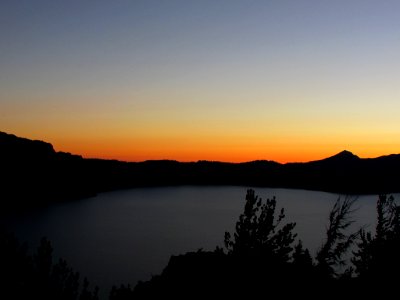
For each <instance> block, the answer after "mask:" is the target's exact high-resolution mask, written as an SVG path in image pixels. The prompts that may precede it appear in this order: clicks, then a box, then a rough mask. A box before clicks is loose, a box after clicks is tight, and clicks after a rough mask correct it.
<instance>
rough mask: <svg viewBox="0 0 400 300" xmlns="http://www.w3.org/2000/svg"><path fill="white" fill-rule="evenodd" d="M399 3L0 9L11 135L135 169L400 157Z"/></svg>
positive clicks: (0, 54)
mask: <svg viewBox="0 0 400 300" xmlns="http://www.w3.org/2000/svg"><path fill="white" fill-rule="evenodd" d="M399 113H400V1H390V0H388V1H385V0H380V1H371V0H362V1H361V0H360V1H356V0H347V1H342V0H336V1H324V0H318V1H317V0H315V1H311V0H310V1H307V0H293V1H286V0H276V1H274V0H264V1H252V0H247V1H235V0H229V1H228V0H227V1H224V0H213V1H207V0H203V1H187V0H186V1H174V0H169V1H166V0H165V1H153V0H145V1H134V0H131V1H128V0H124V1H123V0H113V1H109V0H107V1H104V0H96V1H94V0H93V1H90V0H87V1H82V0H80V1H75V0H69V1H60V0H31V1H26V0H25V1H24V0H2V1H0V131H5V132H7V133H12V134H15V135H18V136H23V137H27V138H31V139H40V140H45V141H47V142H50V143H52V144H53V146H54V147H55V149H56V150H57V151H66V152H71V153H75V154H80V155H83V156H84V157H98V158H110V159H111V158H112V159H120V160H126V161H143V160H149V159H174V160H179V161H197V160H218V161H229V162H242V161H252V160H259V159H267V160H275V161H279V162H293V161H309V160H315V159H320V158H324V157H327V156H330V155H334V154H336V153H337V152H340V151H342V150H345V149H346V150H349V151H352V152H353V153H355V154H357V155H359V156H360V157H376V156H380V155H386V154H391V153H400V118H399Z"/></svg>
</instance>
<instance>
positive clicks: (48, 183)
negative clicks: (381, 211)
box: [0, 132, 400, 209]
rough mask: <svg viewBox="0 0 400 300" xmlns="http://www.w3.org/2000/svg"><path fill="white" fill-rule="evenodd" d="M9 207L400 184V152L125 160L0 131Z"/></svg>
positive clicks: (2, 187)
mask: <svg viewBox="0 0 400 300" xmlns="http://www.w3.org/2000/svg"><path fill="white" fill-rule="evenodd" d="M0 165H1V173H0V174H1V175H0V197H1V199H2V206H3V208H16V209H20V208H29V207H36V206H38V205H46V204H48V203H52V202H56V201H63V200H70V199H77V198H85V197H89V196H94V195H96V193H99V192H104V191H110V190H117V189H122V188H134V187H151V186H172V185H242V186H253V187H257V186H258V187H281V188H299V189H310V190H321V191H328V192H335V193H342V194H382V193H394V192H400V172H399V171H398V170H400V155H398V154H397V155H388V156H382V157H378V158H368V159H362V158H359V157H358V156H356V155H354V154H352V153H351V152H349V151H343V152H341V153H339V154H337V155H334V156H332V157H329V158H326V159H323V160H318V161H311V162H307V163H287V164H280V163H277V162H273V161H266V160H265V161H253V162H246V163H224V162H210V161H198V162H186V163H182V162H177V161H171V160H160V161H144V162H122V161H117V160H103V159H85V158H82V157H81V156H79V155H72V154H70V153H64V152H56V151H54V149H53V146H52V145H51V144H49V143H45V142H42V141H34V140H29V139H25V138H20V137H17V136H15V135H11V134H7V133H4V132H0Z"/></svg>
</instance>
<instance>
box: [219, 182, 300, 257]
mask: <svg viewBox="0 0 400 300" xmlns="http://www.w3.org/2000/svg"><path fill="white" fill-rule="evenodd" d="M275 209H276V199H275V197H274V198H272V199H267V201H266V202H265V203H263V201H262V199H261V198H259V197H258V196H256V195H255V193H254V190H251V189H249V190H247V194H246V203H245V207H244V212H243V213H242V214H241V215H240V216H239V220H238V221H237V222H236V226H235V233H234V236H233V239H232V238H231V234H230V233H229V232H225V240H224V242H225V247H226V249H227V250H228V254H231V255H235V256H242V257H246V256H262V257H268V258H271V259H274V260H277V261H280V262H285V263H286V262H288V261H289V260H290V254H291V252H292V251H293V247H292V244H293V242H294V240H295V237H296V234H295V233H293V232H292V231H293V229H294V227H295V226H296V223H287V224H285V225H283V226H281V223H282V221H283V219H284V218H285V211H284V209H283V208H282V209H281V211H280V213H279V215H278V218H277V219H275Z"/></svg>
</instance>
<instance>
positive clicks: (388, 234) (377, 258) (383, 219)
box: [352, 195, 400, 282]
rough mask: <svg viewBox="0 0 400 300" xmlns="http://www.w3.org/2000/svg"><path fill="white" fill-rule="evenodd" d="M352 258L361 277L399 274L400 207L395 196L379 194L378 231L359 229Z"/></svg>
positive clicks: (378, 279)
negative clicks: (358, 238) (373, 232)
mask: <svg viewBox="0 0 400 300" xmlns="http://www.w3.org/2000/svg"><path fill="white" fill-rule="evenodd" d="M357 245H358V249H357V250H356V251H354V257H353V259H352V262H353V264H354V266H355V271H356V273H357V274H358V276H359V277H360V279H363V280H367V281H371V280H373V281H375V282H382V281H387V280H398V279H399V278H400V207H399V206H398V205H397V204H396V203H395V202H394V198H393V196H390V197H387V196H386V195H380V196H379V199H378V202H377V224H376V230H375V235H373V234H372V233H371V232H366V231H365V230H363V229H361V230H360V240H359V242H358V244H357Z"/></svg>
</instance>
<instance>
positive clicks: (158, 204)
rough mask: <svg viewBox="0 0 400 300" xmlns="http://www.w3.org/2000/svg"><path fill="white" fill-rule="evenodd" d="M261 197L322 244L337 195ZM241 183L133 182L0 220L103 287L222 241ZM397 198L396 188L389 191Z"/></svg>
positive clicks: (362, 212) (363, 200)
mask: <svg viewBox="0 0 400 300" xmlns="http://www.w3.org/2000/svg"><path fill="white" fill-rule="evenodd" d="M255 190H256V194H258V195H259V196H261V197H262V198H263V199H266V198H270V197H272V196H276V197H277V201H278V205H277V208H278V209H280V207H284V208H285V210H286V216H287V220H288V221H296V222H297V226H296V229H295V231H296V232H297V233H298V236H299V238H301V239H302V240H303V242H304V245H305V246H306V247H308V248H309V249H310V250H311V252H312V253H315V250H316V249H317V248H318V246H319V245H320V244H321V243H322V241H323V238H324V232H325V226H326V223H327V216H328V213H329V211H330V209H331V207H332V205H333V203H334V202H335V200H336V199H337V198H338V195H335V194H330V193H323V192H314V191H304V190H288V189H267V188H256V189H255ZM245 195H246V188H245V187H169V188H141V189H132V190H124V191H117V192H110V193H104V194H101V195H99V196H97V197H95V198H90V199H86V200H82V201H77V202H70V203H64V204H60V205H55V206H52V207H49V208H46V209H42V210H39V211H36V212H33V213H29V214H27V215H24V216H19V217H12V218H10V219H8V220H3V223H6V226H7V227H8V228H9V229H10V230H12V231H14V232H15V234H16V235H17V236H18V237H19V238H20V240H23V241H28V242H29V245H30V246H31V248H33V247H36V246H37V245H38V243H39V240H40V238H41V237H42V236H47V237H48V238H49V239H50V240H51V241H52V244H53V247H54V250H55V256H56V257H63V258H65V259H66V260H67V261H68V262H69V264H70V265H71V266H72V267H73V268H74V269H75V270H78V271H80V272H81V274H82V276H87V277H88V278H89V280H90V282H91V283H92V284H98V285H99V286H100V287H101V289H102V292H103V294H104V293H105V294H108V292H109V289H110V287H111V286H112V285H113V284H116V285H120V284H121V283H124V284H127V283H130V284H131V285H134V284H135V283H136V282H137V281H138V280H148V279H149V278H150V277H151V275H152V274H154V275H155V274H159V273H160V272H161V271H162V269H163V268H164V267H165V266H166V264H167V262H168V259H169V257H170V255H177V254H182V253H185V252H187V251H196V250H198V249H199V248H203V249H204V250H213V249H215V247H216V246H223V237H224V232H225V231H231V232H232V231H233V229H234V224H235V222H236V220H237V217H238V216H239V214H240V213H241V212H242V210H243V206H244V199H245ZM395 197H396V198H397V199H399V198H400V197H399V195H395ZM376 200H377V196H362V197H359V198H358V201H357V203H356V206H357V207H358V208H359V209H358V211H357V212H356V213H355V218H356V219H357V223H356V225H355V228H357V227H358V226H360V225H369V228H370V229H371V230H372V229H373V227H374V222H375V204H376Z"/></svg>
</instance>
